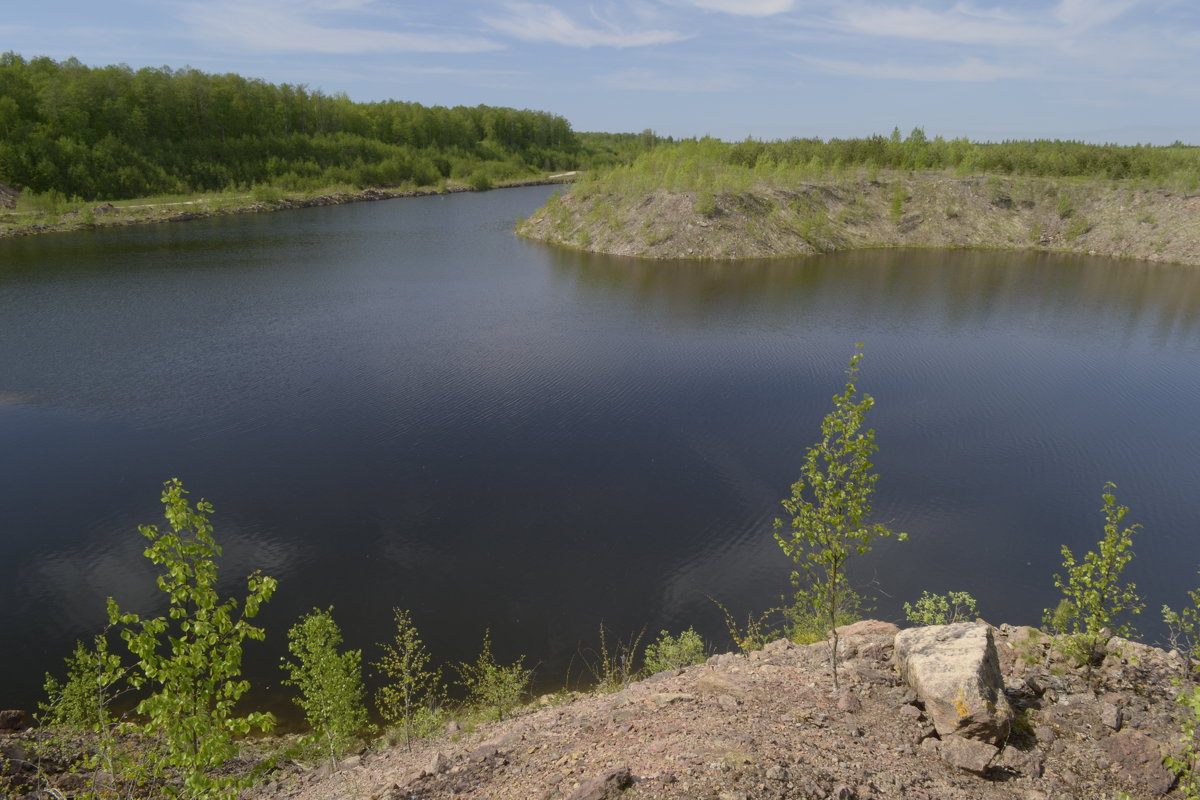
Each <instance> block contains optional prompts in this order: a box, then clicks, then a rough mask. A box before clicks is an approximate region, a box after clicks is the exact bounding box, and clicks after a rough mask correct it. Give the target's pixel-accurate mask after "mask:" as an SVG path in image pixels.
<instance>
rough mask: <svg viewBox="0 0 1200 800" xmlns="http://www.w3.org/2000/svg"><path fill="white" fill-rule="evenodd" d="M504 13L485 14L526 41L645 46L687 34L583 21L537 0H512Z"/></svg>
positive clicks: (488, 20)
mask: <svg viewBox="0 0 1200 800" xmlns="http://www.w3.org/2000/svg"><path fill="white" fill-rule="evenodd" d="M506 11H507V13H505V14H504V15H484V16H483V17H482V19H483V21H484V22H485V23H486V24H488V25H490V26H491V27H492V28H494V29H495V30H497V31H499V32H501V33H505V34H507V35H509V36H512V37H514V38H516V39H521V40H523V41H527V42H554V43H555V44H562V45H567V46H570V47H597V46H600V47H644V46H647V45H655V44H667V43H670V42H679V41H682V40H684V39H687V38H689V37H688V35H687V34H684V33H680V32H678V31H671V30H625V29H624V28H622V27H620V26H619V25H617V24H616V23H614V22H611V21H609V20H607V19H605V18H603V17H602V16H600V15H599V14H598V13H597V12H596V11H595V9H593V10H592V13H591V17H592V22H593V23H594V24H593V25H584V24H581V23H579V22H577V21H575V20H574V19H572V18H571V17H568V16H567V15H566V14H564V13H563V12H562V11H559V10H558V9H557V8H555V7H553V6H548V5H541V4H537V3H509V4H507V6H506Z"/></svg>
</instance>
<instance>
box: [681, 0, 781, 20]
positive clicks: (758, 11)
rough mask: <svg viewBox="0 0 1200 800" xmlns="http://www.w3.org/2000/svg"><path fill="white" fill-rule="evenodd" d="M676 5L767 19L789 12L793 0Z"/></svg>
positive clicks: (691, 0)
mask: <svg viewBox="0 0 1200 800" xmlns="http://www.w3.org/2000/svg"><path fill="white" fill-rule="evenodd" d="M675 4H676V5H681V6H691V7H692V8H699V9H702V10H704V11H720V12H723V13H725V14H736V15H738V16H744V17H769V16H772V15H774V14H783V13H785V12H788V11H791V10H792V8H793V7H794V6H795V5H796V2H795V0H675Z"/></svg>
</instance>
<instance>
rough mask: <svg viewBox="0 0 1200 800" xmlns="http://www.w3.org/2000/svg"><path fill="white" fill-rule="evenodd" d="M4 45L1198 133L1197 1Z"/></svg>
mask: <svg viewBox="0 0 1200 800" xmlns="http://www.w3.org/2000/svg"><path fill="white" fill-rule="evenodd" d="M0 11H2V13H0V51H6V50H11V51H15V52H17V53H20V54H21V55H23V56H25V57H33V56H49V57H50V58H53V59H55V60H62V59H66V58H69V57H72V56H74V57H76V58H78V59H79V60H80V61H82V62H84V63H85V64H91V65H105V64H115V63H124V64H128V65H129V66H130V67H133V68H134V69H137V68H140V67H145V66H151V67H160V66H164V65H166V66H170V67H176V68H177V67H184V66H191V67H195V68H196V69H200V70H203V71H205V72H219V73H224V72H235V73H238V74H241V75H244V76H246V77H254V78H262V79H264V80H267V81H270V82H272V83H291V84H303V85H305V86H307V87H308V88H310V89H319V90H321V91H323V92H325V93H327V94H333V93H336V92H345V93H346V94H347V95H349V97H350V98H351V99H353V100H359V101H371V100H386V99H396V100H407V101H415V102H419V103H423V104H425V105H446V106H454V105H478V104H486V105H497V106H511V107H515V108H530V109H537V110H543V111H550V112H553V113H556V114H561V115H563V116H565V117H566V118H567V119H568V120H570V122H571V125H572V127H573V128H574V129H575V130H578V131H633V132H639V131H643V130H646V129H652V130H654V131H656V132H657V133H659V134H660V135H664V136H675V137H690V136H706V135H709V136H716V137H719V138H722V139H726V140H739V139H744V138H746V137H747V136H752V137H755V138H759V139H786V138H791V137H795V136H800V137H808V136H816V137H820V138H826V139H827V138H830V137H839V136H840V137H847V136H868V135H871V134H874V133H880V134H888V133H890V132H891V130H892V129H893V127H899V128H900V129H901V130H902V131H903V132H904V133H906V134H907V133H908V132H909V131H910V130H911V129H912V128H914V127H918V126H919V127H921V128H923V129H924V131H925V132H926V134H927V135H928V136H930V137H932V136H936V135H941V136H945V137H947V138H951V137H958V136H966V137H969V138H971V139H977V140H987V141H996V140H1002V139H1012V138H1059V139H1076V140H1083V141H1088V142H1117V143H1122V144H1136V143H1153V144H1169V143H1171V142H1173V141H1176V140H1180V141H1184V142H1187V143H1190V144H1200V2H1197V0H1058V2H1034V0H1008V1H1006V2H997V1H996V0H984V1H983V2H971V1H970V0H959V1H958V2H954V1H953V0H867V1H866V2H857V1H856V0H598V1H597V2H591V3H588V2H558V3H543V2H525V1H523V0H522V1H520V2H510V1H509V0H439V2H418V1H416V0H102V1H101V2H97V1H96V0H39V2H21V0H0Z"/></svg>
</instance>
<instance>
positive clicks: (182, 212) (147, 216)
mask: <svg viewBox="0 0 1200 800" xmlns="http://www.w3.org/2000/svg"><path fill="white" fill-rule="evenodd" d="M576 175H577V173H576V172H565V173H559V174H555V175H550V176H547V177H545V178H533V179H530V180H522V181H505V182H502V183H498V184H497V185H496V186H494V187H491V188H495V189H512V188H517V187H522V186H552V185H556V184H562V183H569V182H571V181H572V180H574V178H575V176H576ZM477 191H487V189H480V188H478V187H475V186H470V185H465V184H450V185H448V186H445V187H422V188H417V189H396V188H370V189H361V190H357V191H346V190H335V191H325V192H318V193H314V194H293V195H289V194H286V193H284V192H282V191H280V192H278V193H275V192H269V193H268V197H267V198H263V197H262V195H261V194H259V196H258V197H256V195H255V194H249V193H247V194H206V195H199V196H196V197H194V198H190V199H186V200H174V199H172V200H170V201H169V202H155V198H147V199H145V200H132V201H121V202H119V203H118V202H115V201H114V202H104V201H98V202H94V203H72V204H71V206H72V207H71V209H70V210H68V211H65V212H63V213H60V214H47V213H42V212H32V211H24V212H18V211H12V210H8V209H4V208H0V238H6V237H15V236H36V235H39V234H44V233H65V232H71V231H83V230H95V229H98V228H118V227H125V226H129V225H147V224H153V223H162V222H189V221H192V220H197V219H208V218H210V217H219V216H228V215H231V214H261V213H267V212H272V211H283V210H286V209H293V208H313V207H317V206H338V205H344V204H346V203H363V202H371V201H375V200H391V199H393V198H397V197H427V196H431V195H439V194H457V193H460V192H477ZM272 195H273V196H272Z"/></svg>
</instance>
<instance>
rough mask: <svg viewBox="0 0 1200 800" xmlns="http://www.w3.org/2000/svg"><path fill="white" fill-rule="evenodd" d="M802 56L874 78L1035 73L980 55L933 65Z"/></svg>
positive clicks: (969, 78) (833, 71)
mask: <svg viewBox="0 0 1200 800" xmlns="http://www.w3.org/2000/svg"><path fill="white" fill-rule="evenodd" d="M801 58H803V60H805V61H807V62H808V63H810V64H812V65H813V66H815V67H817V68H818V69H820V70H821V71H823V72H826V73H829V74H830V75H844V76H849V77H854V78H871V79H873V80H879V79H883V80H900V81H929V82H936V81H955V82H985V81H996V80H1004V79H1009V78H1027V77H1030V75H1031V74H1032V73H1031V72H1030V71H1029V70H1027V69H1020V68H1014V67H1006V66H1000V65H996V64H988V63H985V62H983V61H981V60H979V59H978V58H967V59H964V60H963V61H962V62H960V63H958V64H939V65H933V66H919V65H914V64H908V63H905V64H898V63H896V62H885V63H882V64H861V63H858V62H854V61H840V60H837V59H827V58H814V57H811V56H801Z"/></svg>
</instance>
